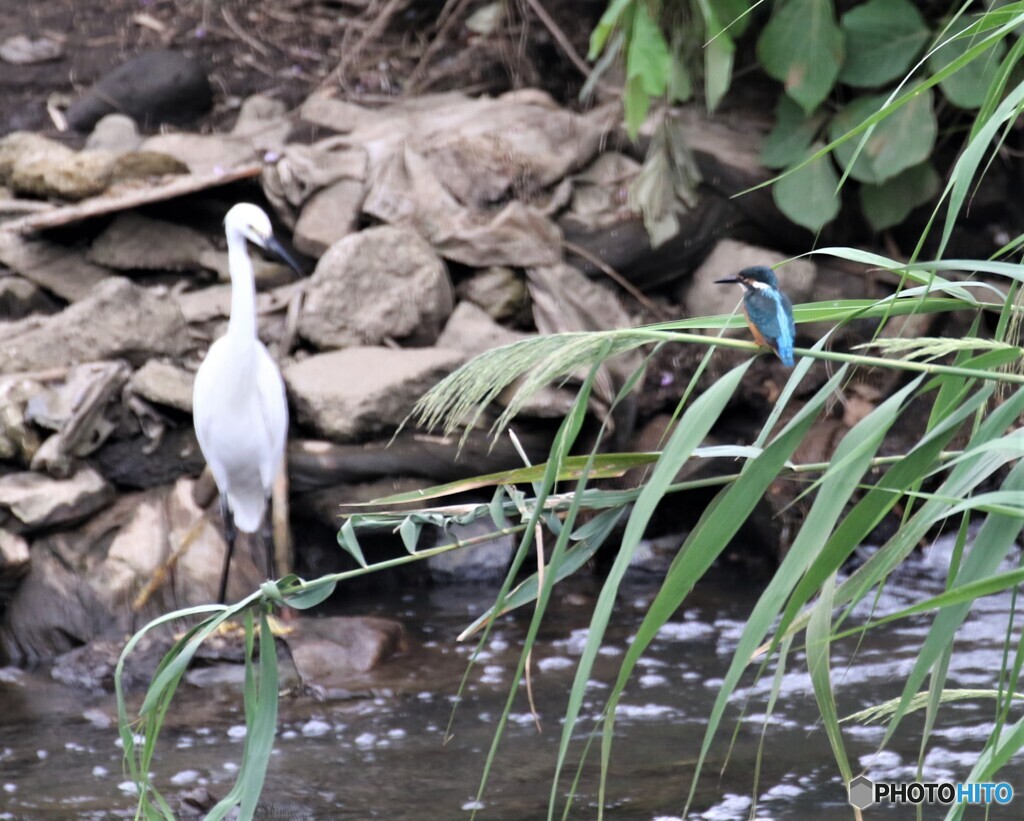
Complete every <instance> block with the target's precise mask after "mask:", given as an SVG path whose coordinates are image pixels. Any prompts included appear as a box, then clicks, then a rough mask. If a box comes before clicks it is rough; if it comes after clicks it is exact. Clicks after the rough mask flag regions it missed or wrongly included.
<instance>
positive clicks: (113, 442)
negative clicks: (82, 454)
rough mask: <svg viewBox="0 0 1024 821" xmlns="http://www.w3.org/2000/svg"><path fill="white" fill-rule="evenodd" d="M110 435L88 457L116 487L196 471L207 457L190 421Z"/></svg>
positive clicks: (161, 481) (163, 481)
mask: <svg viewBox="0 0 1024 821" xmlns="http://www.w3.org/2000/svg"><path fill="white" fill-rule="evenodd" d="M158 433H159V435H157V436H148V435H146V434H145V433H143V432H139V433H136V434H134V435H131V436H128V437H126V438H122V439H110V440H108V441H107V443H106V444H105V445H104V446H103V447H102V448H100V449H99V450H98V451H96V453H94V454H92V456H90V457H89V459H88V461H89V464H90V465H92V466H93V467H94V468H96V470H98V471H99V472H100V473H102V474H103V476H104V477H105V478H106V479H107V481H108V482H112V483H113V484H115V485H117V486H118V487H133V488H151V487H159V486H160V485H166V484H167V483H169V482H174V481H175V480H176V479H178V477H180V476H181V475H182V474H190V475H193V476H195V475H198V474H199V473H200V471H202V469H203V466H204V465H205V464H206V460H205V459H203V454H202V453H201V452H200V450H199V443H198V442H197V441H196V434H195V430H193V428H192V425H190V424H187V423H186V424H182V425H177V426H168V427H164V428H162V429H160V430H159V431H158Z"/></svg>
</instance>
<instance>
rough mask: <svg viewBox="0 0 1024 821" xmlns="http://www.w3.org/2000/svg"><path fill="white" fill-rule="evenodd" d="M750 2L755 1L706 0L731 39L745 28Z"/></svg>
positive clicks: (748, 16) (750, 7)
mask: <svg viewBox="0 0 1024 821" xmlns="http://www.w3.org/2000/svg"><path fill="white" fill-rule="evenodd" d="M752 2H754V3H756V0H707V3H708V5H709V6H710V7H711V8H712V10H713V11H714V13H715V17H716V18H717V19H718V22H719V23H720V24H721V25H722V27H723V28H724V29H725V31H726V32H728V34H729V36H730V37H731V38H732V39H733V40H736V39H737V38H739V37H740V36H742V35H743V32H745V31H746V30H747V26H748V25H749V24H750V19H751V16H750V12H751V10H752Z"/></svg>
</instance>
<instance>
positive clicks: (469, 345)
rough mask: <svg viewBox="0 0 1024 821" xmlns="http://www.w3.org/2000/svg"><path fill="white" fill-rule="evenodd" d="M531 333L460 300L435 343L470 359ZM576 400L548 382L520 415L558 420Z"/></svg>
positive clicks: (503, 398) (504, 398)
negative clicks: (497, 320)
mask: <svg viewBox="0 0 1024 821" xmlns="http://www.w3.org/2000/svg"><path fill="white" fill-rule="evenodd" d="M531 336H536V334H529V333H524V332H523V331H513V330H510V329H508V328H505V327H504V326H502V325H499V324H498V323H497V322H495V321H494V320H493V319H491V318H490V317H489V316H488V315H487V313H486V312H485V311H484V310H483V309H482V308H479V307H477V306H476V305H474V304H473V303H472V302H460V303H459V304H458V305H457V306H456V308H455V310H454V311H453V312H452V315H451V318H450V319H449V320H448V324H447V325H445V326H444V330H443V331H442V332H441V336H439V337H438V339H437V346H438V347H439V348H450V349H452V350H456V351H462V352H463V353H464V354H466V356H467V358H469V357H474V356H477V355H478V354H480V353H483V352H484V351H486V350H490V349H491V348H497V347H500V346H502V345H511V344H512V343H513V342H519V341H520V340H523V339H529V338H530V337H531ZM518 384H519V381H518V380H517V381H516V382H514V383H513V384H512V385H510V386H509V387H508V388H506V389H505V390H504V391H502V392H501V393H500V394H499V395H498V397H497V402H498V403H499V404H501V405H507V404H508V402H509V401H510V400H511V398H512V396H513V394H514V393H515V389H516V387H517V386H518ZM575 399H576V397H575V394H574V393H572V392H571V391H568V390H564V389H562V388H556V387H555V386H553V385H548V386H546V387H543V388H541V389H540V390H539V391H537V392H536V393H534V394H533V395H532V396H531V397H530V398H529V399H527V400H526V403H525V404H524V405H523V406H522V408H520V409H519V415H520V416H524V417H533V418H536V419H557V418H560V417H562V416H564V415H565V414H567V413H568V412H569V410H570V409H571V408H572V405H573V402H574V401H575Z"/></svg>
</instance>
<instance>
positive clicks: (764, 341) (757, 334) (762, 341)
mask: <svg viewBox="0 0 1024 821" xmlns="http://www.w3.org/2000/svg"><path fill="white" fill-rule="evenodd" d="M743 316H745V317H746V319H747V325H749V326H750V333H751V334H753V335H754V341H755V342H756V343H757V344H758V345H763V346H764V347H766V348H771V347H772V345H771V344H770V343H769V342H768V340H767V339H765V338H764V336H763V335H762V334H761V332H760V331H759V330H758V329H757V325H755V324H754V323H753V322H752V321H751V319H750V314H749V313H748V312H747V306H746V305H744V306H743Z"/></svg>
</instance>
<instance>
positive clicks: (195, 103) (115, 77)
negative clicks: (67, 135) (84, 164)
mask: <svg viewBox="0 0 1024 821" xmlns="http://www.w3.org/2000/svg"><path fill="white" fill-rule="evenodd" d="M212 105H213V89H212V88H211V87H210V81H209V80H208V79H207V77H206V72H205V71H204V70H203V68H202V66H200V65H199V64H198V63H197V62H196V61H195V60H193V59H191V58H190V57H187V56H186V55H184V54H181V53H179V52H176V51H166V50H158V51H149V52H145V53H143V54H140V55H138V56H137V57H134V58H132V59H130V60H128V61H127V62H125V63H123V64H122V65H120V66H118V67H117V68H115V69H114V70H113V71H111V72H109V73H108V74H106V75H104V76H103V77H102V78H101V79H100V80H99V81H98V82H97V83H96V84H95V85H94V86H93V87H92V88H90V89H89V90H88V91H87V92H86V93H85V94H83V95H82V96H81V97H80V98H79V99H78V100H76V101H75V102H73V103H72V104H71V105H70V106H69V107H68V110H67V114H66V116H67V121H68V125H70V126H71V127H72V128H73V129H75V130H76V131H82V132H84V131H89V130H90V129H91V128H92V127H93V126H94V125H95V124H96V123H97V121H98V120H99V119H100V118H101V117H103V116H105V115H107V114H112V113H114V112H118V111H119V112H121V113H122V114H127V115H128V116H130V117H131V118H132V119H134V120H135V121H136V122H137V123H140V124H141V125H142V127H143V128H156V127H157V126H159V125H160V124H161V123H177V124H181V123H187V122H189V121H191V120H193V119H195V118H196V117H199V116H200V115H202V114H205V113H206V112H207V111H209V110H210V107H211V106H212Z"/></svg>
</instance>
